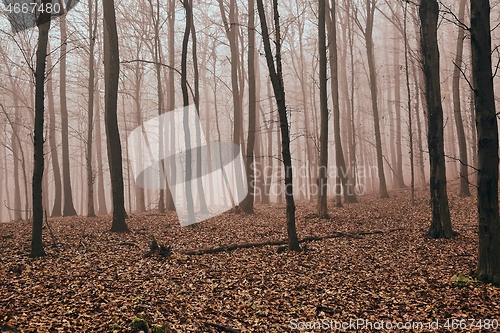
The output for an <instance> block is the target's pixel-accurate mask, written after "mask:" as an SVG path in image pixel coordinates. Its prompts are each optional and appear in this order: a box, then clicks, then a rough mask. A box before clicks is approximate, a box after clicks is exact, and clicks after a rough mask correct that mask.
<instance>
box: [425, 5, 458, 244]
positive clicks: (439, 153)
mask: <svg viewBox="0 0 500 333" xmlns="http://www.w3.org/2000/svg"><path fill="white" fill-rule="evenodd" d="M419 14H420V21H421V47H422V62H423V69H424V78H425V99H426V102H427V112H428V115H427V123H428V135H427V141H428V145H429V161H430V185H429V187H430V192H431V209H432V222H431V226H430V228H429V231H428V232H427V235H428V236H430V237H433V238H451V237H453V236H454V233H453V231H452V228H451V219H450V211H449V208H448V195H447V193H446V166H445V160H444V139H443V107H442V105H441V87H440V75H439V48H438V41H437V23H438V14H439V5H438V2H437V0H422V3H421V5H420V11H419Z"/></svg>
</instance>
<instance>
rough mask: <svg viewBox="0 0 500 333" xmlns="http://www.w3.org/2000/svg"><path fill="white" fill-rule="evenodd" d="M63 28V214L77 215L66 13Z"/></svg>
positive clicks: (62, 18) (63, 18)
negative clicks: (72, 171) (68, 101)
mask: <svg viewBox="0 0 500 333" xmlns="http://www.w3.org/2000/svg"><path fill="white" fill-rule="evenodd" d="M60 28H61V58H60V60H59V63H60V83H59V93H60V103H61V105H60V108H61V135H62V167H63V168H62V169H63V172H62V173H63V186H64V204H63V216H73V215H76V210H75V206H74V204H73V193H72V189H71V173H70V165H69V138H68V130H69V127H68V126H69V125H68V107H67V104H66V101H67V98H66V52H67V51H66V50H67V43H68V39H67V34H66V30H67V29H66V15H64V16H62V17H61V18H60Z"/></svg>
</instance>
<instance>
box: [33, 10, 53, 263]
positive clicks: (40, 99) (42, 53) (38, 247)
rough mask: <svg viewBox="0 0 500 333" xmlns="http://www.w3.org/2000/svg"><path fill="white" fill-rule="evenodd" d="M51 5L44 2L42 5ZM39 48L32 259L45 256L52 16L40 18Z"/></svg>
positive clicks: (36, 84)
mask: <svg viewBox="0 0 500 333" xmlns="http://www.w3.org/2000/svg"><path fill="white" fill-rule="evenodd" d="M48 3H51V1H50V0H43V1H42V3H41V5H42V6H44V8H45V6H46V5H47V4H48ZM37 26H38V46H37V50H36V72H35V126H34V127H35V131H34V137H33V145H34V150H35V153H34V161H33V193H32V196H33V229H32V237H31V257H41V256H44V255H45V251H44V249H43V242H42V225H43V202H42V181H43V169H44V156H43V142H44V139H43V123H44V114H43V113H44V99H45V98H44V90H45V58H46V57H47V44H48V41H49V29H50V14H49V13H47V12H46V11H44V12H42V13H41V14H40V16H39V18H38V22H37Z"/></svg>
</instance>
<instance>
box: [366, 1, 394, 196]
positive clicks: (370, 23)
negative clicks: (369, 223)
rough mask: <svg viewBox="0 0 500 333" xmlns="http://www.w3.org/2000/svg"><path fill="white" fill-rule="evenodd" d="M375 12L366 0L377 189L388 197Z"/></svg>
mask: <svg viewBox="0 0 500 333" xmlns="http://www.w3.org/2000/svg"><path fill="white" fill-rule="evenodd" d="M374 14H375V1H374V0H366V15H367V17H366V29H365V41H366V53H367V56H368V68H369V72H370V93H371V98H372V110H373V123H374V126H375V146H376V149H377V167H378V178H379V182H380V185H379V191H380V196H381V197H382V198H388V197H389V193H388V192H387V185H386V182H385V173H384V160H383V156H382V139H381V136H380V121H379V114H378V113H379V112H378V102H377V98H378V97H377V94H378V92H377V77H376V71H375V55H374V52H373V35H372V32H373V17H374Z"/></svg>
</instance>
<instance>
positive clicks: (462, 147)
mask: <svg viewBox="0 0 500 333" xmlns="http://www.w3.org/2000/svg"><path fill="white" fill-rule="evenodd" d="M466 3H467V0H460V6H459V10H458V19H459V20H460V22H464V19H465V5H466ZM464 37H465V31H464V29H463V28H462V27H460V26H459V27H458V37H457V53H456V55H455V68H454V69H453V114H454V115H455V125H456V127H457V136H458V150H459V153H460V196H461V197H462V198H463V197H469V196H470V190H469V170H468V166H467V165H468V160H467V142H466V141H465V132H464V124H463V120H462V108H461V105H460V75H461V72H460V69H461V68H462V58H463V51H464Z"/></svg>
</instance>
